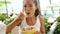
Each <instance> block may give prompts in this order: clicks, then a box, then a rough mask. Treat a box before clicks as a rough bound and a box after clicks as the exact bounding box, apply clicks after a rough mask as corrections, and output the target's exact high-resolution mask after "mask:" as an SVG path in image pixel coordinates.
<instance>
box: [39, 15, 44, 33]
mask: <svg viewBox="0 0 60 34" xmlns="http://www.w3.org/2000/svg"><path fill="white" fill-rule="evenodd" d="M40 24H41V27H40V31H41V34H45V27H44V19H43V17H42V16H40Z"/></svg>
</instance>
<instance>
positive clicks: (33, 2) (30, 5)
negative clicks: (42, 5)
mask: <svg viewBox="0 0 60 34" xmlns="http://www.w3.org/2000/svg"><path fill="white" fill-rule="evenodd" d="M37 1H38V0H24V2H23V3H24V12H25V13H26V15H25V14H24V13H20V15H19V16H18V17H17V18H16V19H15V20H14V21H13V22H12V23H11V24H9V25H8V26H7V29H6V34H7V33H8V32H10V31H11V30H12V29H13V28H14V27H15V26H17V25H18V24H20V26H21V29H23V28H25V29H27V30H32V29H34V28H36V29H37V31H36V32H35V33H34V34H45V29H44V21H43V18H42V16H41V15H40V11H39V4H38V2H37ZM22 27H23V28H22Z"/></svg>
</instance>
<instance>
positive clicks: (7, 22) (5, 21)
mask: <svg viewBox="0 0 60 34" xmlns="http://www.w3.org/2000/svg"><path fill="white" fill-rule="evenodd" d="M12 21H13V19H10V18H7V19H5V20H4V24H6V25H8V24H9V23H11V22H12Z"/></svg>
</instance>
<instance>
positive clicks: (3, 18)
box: [0, 13, 8, 21]
mask: <svg viewBox="0 0 60 34" xmlns="http://www.w3.org/2000/svg"><path fill="white" fill-rule="evenodd" d="M6 18H8V17H7V15H6V14H4V13H3V14H0V20H1V21H4V20H5V19H6Z"/></svg>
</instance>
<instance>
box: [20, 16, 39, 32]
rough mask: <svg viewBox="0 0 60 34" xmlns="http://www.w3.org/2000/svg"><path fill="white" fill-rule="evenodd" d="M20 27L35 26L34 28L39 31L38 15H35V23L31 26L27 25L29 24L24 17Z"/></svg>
mask: <svg viewBox="0 0 60 34" xmlns="http://www.w3.org/2000/svg"><path fill="white" fill-rule="evenodd" d="M22 27H24V28H28V27H35V28H37V30H38V31H40V19H39V16H37V19H36V24H35V25H33V26H29V25H28V24H27V23H26V18H24V20H23V21H22V23H21V28H22Z"/></svg>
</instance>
